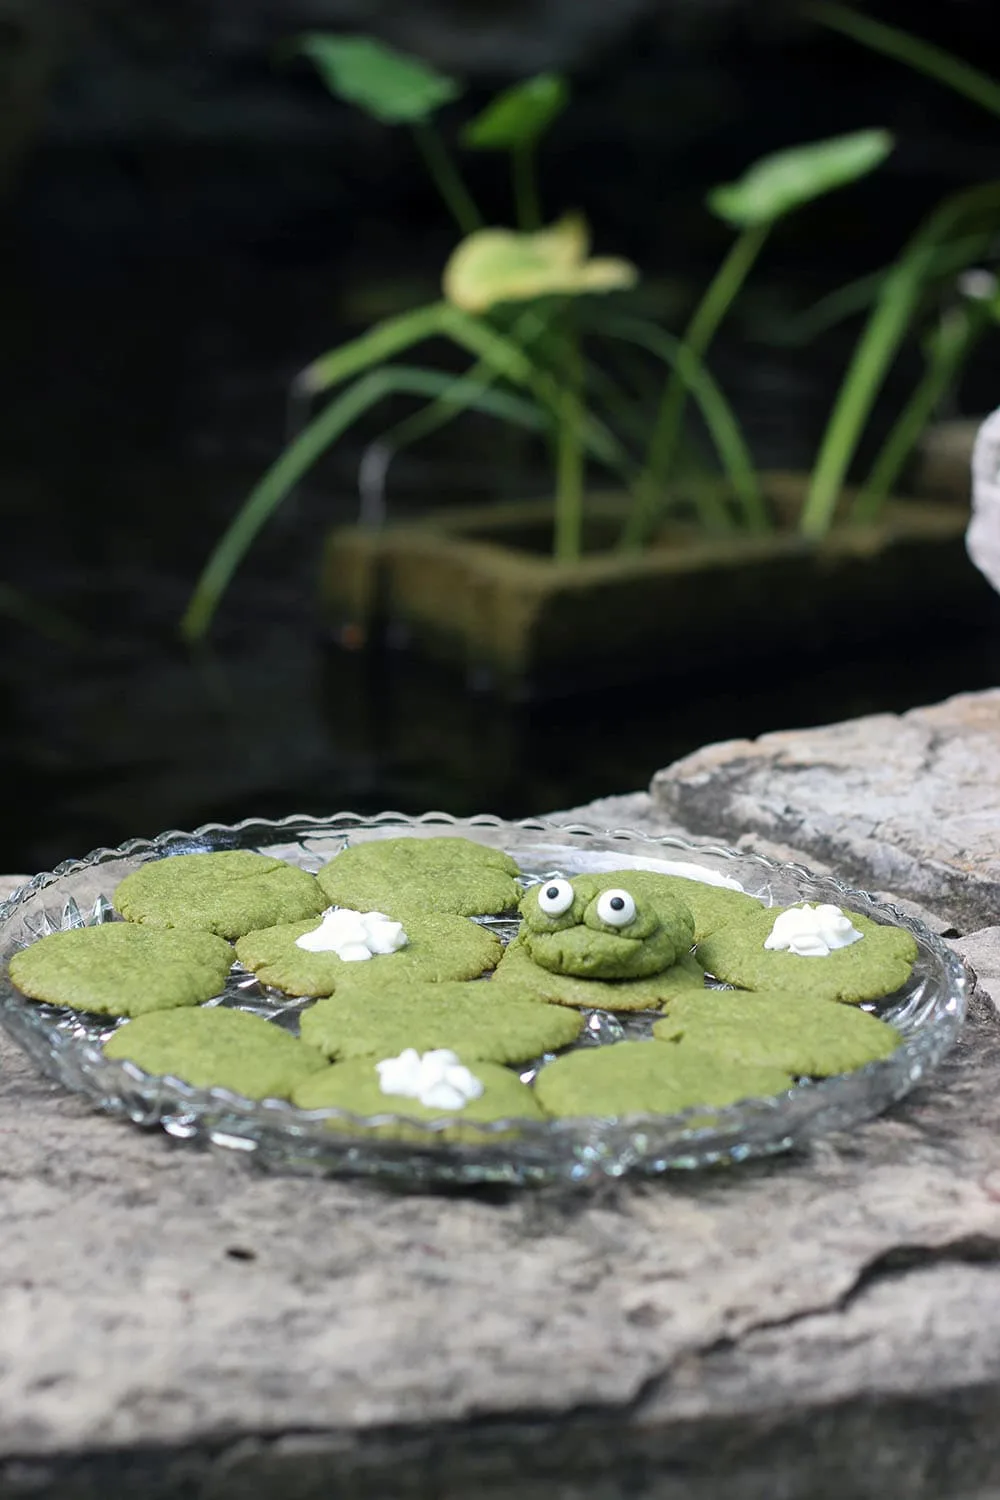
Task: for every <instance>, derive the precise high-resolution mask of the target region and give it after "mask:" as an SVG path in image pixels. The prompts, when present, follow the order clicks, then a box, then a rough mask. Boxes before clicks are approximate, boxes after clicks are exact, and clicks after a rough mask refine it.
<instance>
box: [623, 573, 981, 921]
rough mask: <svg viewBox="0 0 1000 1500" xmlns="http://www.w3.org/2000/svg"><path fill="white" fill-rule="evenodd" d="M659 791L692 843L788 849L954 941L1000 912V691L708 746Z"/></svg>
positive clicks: (672, 769)
mask: <svg viewBox="0 0 1000 1500" xmlns="http://www.w3.org/2000/svg"><path fill="white" fill-rule="evenodd" d="M998 608H1000V602H998ZM651 794H652V798H653V801H654V802H655V803H656V804H657V806H658V807H659V809H660V813H661V815H662V817H663V819H664V821H665V822H666V823H667V824H670V825H678V824H679V825H682V826H684V827H686V828H688V829H689V830H691V832H692V834H693V835H694V836H696V837H706V836H711V837H716V838H722V839H724V840H726V841H727V842H730V843H738V842H750V843H752V844H754V845H755V846H756V845H757V844H759V841H760V840H767V841H771V842H773V843H777V844H780V845H782V846H786V847H790V848H791V849H794V850H797V851H800V857H802V858H804V859H805V860H806V862H807V863H811V864H814V865H815V864H816V863H817V862H819V863H821V864H823V865H825V866H829V867H832V868H834V869H836V870H837V871H838V872H839V873H840V874H841V875H842V876H843V877H844V878H845V879H847V880H849V881H852V882H853V883H854V884H857V885H861V886H863V887H865V888H866V889H873V890H879V891H894V892H896V893H897V895H899V896H902V897H905V898H908V899H909V900H911V901H916V902H918V903H919V904H921V905H923V906H925V907H928V908H930V909H931V910H933V911H934V912H935V913H937V914H938V915H939V916H940V917H941V918H943V919H944V920H945V921H946V922H947V923H948V924H950V926H952V927H953V928H955V929H957V931H959V932H971V931H974V930H976V929H978V928H982V927H986V926H989V925H991V924H992V923H993V922H995V921H996V919H997V916H998V914H1000V839H998V836H997V831H998V829H1000V690H993V691H990V692H985V693H975V694H963V695H961V696H959V697H955V698H950V699H948V700H947V701H946V702H944V703H939V704H936V705H934V706H933V707H931V708H920V709H914V710H913V711H912V712H910V713H905V714H901V715H898V716H897V715H895V714H878V715H874V716H869V717H866V718H861V719H854V720H850V721H848V722H847V723H843V724H834V725H831V726H829V727H825V728H820V729H804V730H792V731H787V732H782V733H778V734H766V735H762V736H761V737H760V739H757V740H729V741H726V742H724V743H722V744H717V745H709V746H707V747H706V748H705V749H703V750H698V751H696V752H695V753H694V754H693V755H689V756H687V757H685V758H684V759H683V760H679V761H677V762H675V764H674V765H672V766H668V767H667V768H666V769H665V770H663V771H660V772H658V773H657V775H656V776H655V777H654V779H653V784H652V787H651Z"/></svg>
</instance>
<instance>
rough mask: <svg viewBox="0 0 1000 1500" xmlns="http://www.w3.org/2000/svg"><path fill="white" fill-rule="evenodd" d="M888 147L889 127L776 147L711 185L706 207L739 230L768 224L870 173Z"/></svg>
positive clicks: (880, 161) (889, 140) (882, 159)
mask: <svg viewBox="0 0 1000 1500" xmlns="http://www.w3.org/2000/svg"><path fill="white" fill-rule="evenodd" d="M892 148H893V138H892V136H891V135H890V134H889V132H888V131H887V130H857V131H854V132H853V133H852V134H850V135H837V136H832V137H831V138H830V139H829V140H826V141H814V142H812V143H811V144H809V145H808V146H793V147H791V149H790V150H788V151H777V152H775V153H774V155H772V156H762V157H761V159H760V161H758V162H755V163H754V165H753V166H752V167H750V168H749V169H748V170H747V171H746V172H744V174H743V176H742V177H741V178H740V180H739V181H738V182H729V183H726V184H725V185H724V186H722V187H717V188H713V189H712V191H711V192H710V193H709V195H708V200H707V201H708V206H709V208H710V209H711V210H712V212H713V213H714V214H717V215H718V217H719V218H720V219H725V220H726V222H727V223H728V224H734V225H735V226H736V227H737V228H738V229H746V228H748V227H750V226H751V225H759V224H771V223H773V222H774V221H775V220H776V219H780V218H782V217H783V216H784V215H785V214H787V213H790V212H791V211H792V209H793V208H799V207H800V206H801V205H802V204H803V203H808V202H810V201H811V199H813V198H819V197H821V196H822V195H823V194H824V193H829V192H832V191H833V189H834V188H838V187H845V186H846V185H847V184H848V183H850V182H855V181H856V180H857V179H858V178H859V177H864V176H866V174H867V173H869V172H872V171H874V169H875V168H876V167H878V166H881V164H882V162H884V161H885V159H886V157H887V156H888V155H889V152H890V151H891V150H892Z"/></svg>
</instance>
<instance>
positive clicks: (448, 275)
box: [444, 214, 639, 313]
mask: <svg viewBox="0 0 1000 1500" xmlns="http://www.w3.org/2000/svg"><path fill="white" fill-rule="evenodd" d="M588 249H589V235H588V233H587V228H586V225H585V224H584V222H583V220H582V219H581V218H579V217H578V216H577V215H574V214H570V215H567V216H566V217H565V218H564V219H560V220H559V222H558V223H556V224H553V225H551V226H550V227H549V228H548V229H539V230H537V231H536V232H535V233H533V234H520V233H518V232H517V231H515V230H513V229H479V230H476V232H475V233H474V234H470V235H469V236H468V237H467V238H466V239H464V240H463V241H462V243H461V244H460V245H459V246H458V248H457V249H456V250H455V251H454V253H453V254H452V256H451V259H450V260H449V261H448V264H447V266H446V267H445V272H444V295H445V297H446V298H447V299H448V301H449V302H451V303H452V304H453V305H454V306H455V307H460V308H461V309H462V310H463V311H464V312H472V313H481V312H486V311H487V310H488V309H489V308H491V307H494V306H495V305H496V304H497V303H498V302H528V301H531V300H532V299H533V298H535V297H553V296H562V297H566V296H570V297H572V296H579V295H581V294H583V293H586V292H611V291H620V290H624V289H626V288H628V287H632V286H634V285H635V284H636V282H637V280H638V278H639V273H638V271H637V270H636V268H635V266H633V265H632V263H631V262H630V261H627V260H621V259H619V258H618V257H614V256H603V257H602V256H598V257H596V258H595V259H593V260H588V259H587V251H588Z"/></svg>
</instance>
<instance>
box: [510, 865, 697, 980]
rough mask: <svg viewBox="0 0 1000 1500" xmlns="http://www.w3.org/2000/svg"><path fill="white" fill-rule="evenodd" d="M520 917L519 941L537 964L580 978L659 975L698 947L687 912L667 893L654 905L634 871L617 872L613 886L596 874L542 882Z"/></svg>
mask: <svg viewBox="0 0 1000 1500" xmlns="http://www.w3.org/2000/svg"><path fill="white" fill-rule="evenodd" d="M638 873H641V872H638ZM520 910H521V915H522V917H523V919H524V920H523V923H522V926H521V932H520V941H521V943H522V945H523V947H524V949H525V951H526V953H527V954H528V957H529V958H530V959H531V960H532V962H533V963H536V964H539V965H541V967H542V968H543V969H548V970H550V972H551V973H553V974H569V975H573V976H574V977H576V978H578V979H643V978H645V977H646V976H647V975H649V974H660V973H662V972H663V971H664V970H665V969H669V968H671V967H672V965H673V964H675V963H676V962H677V960H678V959H679V958H681V957H682V956H683V955H684V954H685V953H686V952H687V951H688V949H689V948H690V947H691V944H692V942H693V941H694V921H693V918H692V916H691V913H690V912H689V911H688V909H687V907H686V906H684V905H683V904H682V903H681V902H680V901H677V900H674V899H673V898H672V897H670V896H669V895H666V894H664V893H663V892H662V890H659V891H658V894H657V896H656V898H655V900H653V899H650V898H649V896H648V887H645V888H644V886H643V882H642V880H639V881H633V879H632V872H631V871H624V870H623V871H620V872H617V873H616V877H615V884H613V885H612V884H609V883H608V879H607V877H605V876H593V875H579V876H577V878H576V879H575V880H563V879H552V880H545V881H542V883H541V884H540V885H536V886H533V887H532V888H531V890H529V891H528V892H527V894H526V895H525V897H524V899H523V900H522V902H521V908H520Z"/></svg>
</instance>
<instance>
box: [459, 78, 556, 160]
mask: <svg viewBox="0 0 1000 1500" xmlns="http://www.w3.org/2000/svg"><path fill="white" fill-rule="evenodd" d="M568 103H569V85H568V84H567V82H566V80H565V78H563V76H562V74H561V73H538V74H536V75H535V77H534V78H526V79H525V80H524V81H523V83H515V84H514V86H513V88H509V89H504V90H503V92H502V93H500V94H497V96H496V98H495V99H492V100H491V101H490V103H489V104H488V105H487V106H486V108H485V109H484V110H483V112H482V114H480V115H477V116H476V118H475V119H474V120H470V121H469V123H468V125H466V126H465V128H464V130H463V131H462V144H463V146H470V147H471V148H472V149H473V150H474V151H516V150H517V149H518V148H519V147H521V146H531V145H534V143H535V142H536V141H537V140H538V139H539V137H540V136H542V135H544V134H545V132H546V130H548V128H549V126H550V125H551V124H552V122H553V120H555V119H557V118H558V116H559V115H561V114H562V112H563V110H564V109H565V108H566V105H567V104H568Z"/></svg>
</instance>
